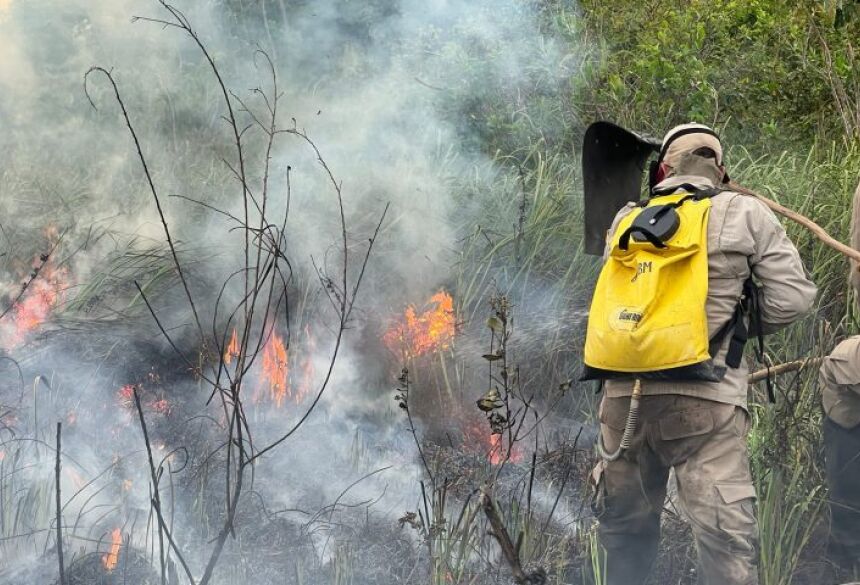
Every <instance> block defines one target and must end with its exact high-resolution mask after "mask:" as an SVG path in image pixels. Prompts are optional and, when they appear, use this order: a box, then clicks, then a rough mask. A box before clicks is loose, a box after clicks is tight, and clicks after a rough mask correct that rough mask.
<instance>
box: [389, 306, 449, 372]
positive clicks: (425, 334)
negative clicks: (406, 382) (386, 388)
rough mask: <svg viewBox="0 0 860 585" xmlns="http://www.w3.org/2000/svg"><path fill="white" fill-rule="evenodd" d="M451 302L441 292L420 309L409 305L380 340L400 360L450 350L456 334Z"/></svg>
mask: <svg viewBox="0 0 860 585" xmlns="http://www.w3.org/2000/svg"><path fill="white" fill-rule="evenodd" d="M456 325H457V321H456V317H455V315H454V299H453V298H452V297H451V295H450V294H448V293H447V292H446V291H444V290H440V291H439V292H437V293H436V294H434V295H433V296H432V297H430V299H429V300H428V301H427V302H426V303H425V304H424V306H423V307H421V310H420V312H419V309H418V308H416V307H415V305H409V306H408V307H407V308H406V312H405V313H404V314H403V316H402V317H401V318H397V319H395V320H394V322H393V323H391V325H390V326H389V328H388V330H387V331H386V332H385V334H384V335H383V337H382V340H383V342H384V343H385V346H386V347H388V349H389V350H390V351H391V352H393V353H394V354H395V355H397V356H398V357H400V358H401V360H403V361H408V360H410V359H412V358H416V357H419V356H421V355H424V354H426V353H434V352H437V351H441V350H444V349H448V348H449V347H451V344H452V343H453V341H454V335H455V333H456Z"/></svg>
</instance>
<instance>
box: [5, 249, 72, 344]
mask: <svg viewBox="0 0 860 585" xmlns="http://www.w3.org/2000/svg"><path fill="white" fill-rule="evenodd" d="M36 262H37V263H38V262H39V260H38V259H37V261H36ZM37 265H38V264H37ZM28 279H29V285H28V286H27V290H26V291H25V292H24V294H23V295H22V296H21V298H20V299H18V302H16V303H15V306H14V307H12V311H11V313H10V315H9V317H10V319H9V325H8V326H7V331H6V335H5V336H4V337H5V338H6V339H5V340H4V342H3V345H4V346H5V347H6V349H12V348H15V347H18V346H20V345H22V344H23V343H24V342H25V341H26V340H27V337H28V336H29V335H30V334H31V333H32V332H34V331H35V330H36V329H38V327H39V326H41V325H42V324H43V323H45V322H46V321H47V320H48V319H49V318H50V316H51V312H52V311H53V310H54V309H55V308H56V307H57V306H58V305H59V304H60V303H62V302H63V300H64V299H65V291H66V290H67V289H68V288H69V282H68V280H69V271H68V270H67V269H65V268H53V267H52V266H51V265H50V264H45V265H42V267H41V269H40V272H39V274H38V275H36V276H29V277H28Z"/></svg>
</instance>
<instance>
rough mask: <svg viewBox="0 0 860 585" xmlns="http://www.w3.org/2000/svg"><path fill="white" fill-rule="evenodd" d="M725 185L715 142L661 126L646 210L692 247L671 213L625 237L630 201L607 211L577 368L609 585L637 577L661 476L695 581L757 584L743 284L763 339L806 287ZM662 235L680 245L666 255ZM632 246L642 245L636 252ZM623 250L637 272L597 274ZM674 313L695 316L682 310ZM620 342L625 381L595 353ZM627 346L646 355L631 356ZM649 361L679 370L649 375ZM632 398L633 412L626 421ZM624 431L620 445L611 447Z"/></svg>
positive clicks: (772, 221)
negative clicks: (583, 377) (596, 389)
mask: <svg viewBox="0 0 860 585" xmlns="http://www.w3.org/2000/svg"><path fill="white" fill-rule="evenodd" d="M727 182H728V177H727V175H726V168H725V165H724V164H723V148H722V144H721V141H720V139H719V137H718V136H717V135H716V133H715V132H714V131H713V130H711V129H710V128H708V127H706V126H702V125H698V124H685V125H682V126H678V127H676V128H673V129H672V130H671V131H670V132H669V133H667V134H666V136H665V137H664V139H663V143H662V149H661V151H660V156H659V158H658V161H657V163H656V165H655V166H654V167H653V169H652V181H651V183H652V190H651V201H655V202H656V201H657V198H660V197H662V198H664V200H665V201H667V202H669V205H667V206H664V207H673V206H674V207H673V208H674V210H675V212H677V214H678V216H679V218H680V224H681V225H682V226H683V225H684V222H691V221H692V222H697V221H698V222H701V226H702V227H701V229H700V235H699V237H700V238H701V240H700V241H695V229H693V228H690V229H688V230H687V231H686V232H685V231H684V230H683V229H681V230H679V228H678V226H677V225H675V223H672V221H670V219H671V217H670V216H671V215H672V213H673V212H672V211H671V210H669V211H665V212H664V211H661V212H660V213H658V214H656V215H652V216H649V217H651V221H650V222H646V223H641V222H640V224H639V227H638V228H637V227H636V225H637V220H636V219H635V218H636V217H637V215H636V214H644V210H643V206H642V205H641V204H633V203H631V204H629V205H627V206H626V207H625V208H623V209H622V210H621V211H620V212H619V213H618V214H617V216H616V217H615V220H614V222H613V224H612V227H611V228H610V230H609V233H608V238H607V248H606V253H605V255H604V259H605V264H604V269H603V271H602V272H601V276H600V279H599V280H598V285H597V288H596V289H595V299H594V300H593V301H592V310H591V312H590V314H589V329H588V333H587V336H586V348H585V362H586V366H587V367H586V370H587V371H588V372H589V373H590V377H592V378H596V379H602V380H604V381H605V382H604V397H603V400H602V402H601V405H600V411H599V418H600V447H601V452H602V454H603V455H604V457H603V458H602V460H601V461H600V462H599V463H598V465H597V467H596V468H595V469H594V471H593V473H592V482H593V485H594V487H595V498H594V511H595V515H596V517H597V519H598V522H599V529H598V532H599V536H600V541H601V544H602V546H603V548H604V550H605V552H606V555H607V556H606V573H607V580H606V582H607V583H608V584H609V585H638V584H641V583H644V582H645V581H646V579H647V578H648V575H649V572H650V569H651V567H652V566H653V564H654V560H655V557H656V555H657V550H658V541H659V537H660V517H661V512H662V510H663V506H664V500H665V498H666V490H667V482H668V479H669V473H670V471H671V470H674V472H675V477H676V479H677V487H678V500H679V502H680V505H681V506H682V509H683V510H684V512H685V513H686V516H687V517H688V518H689V520H690V522H691V525H692V530H693V534H694V536H695V540H696V548H697V551H698V575H699V583H700V584H702V585H753V584H757V583H758V576H757V571H756V552H757V524H756V515H755V508H754V500H755V497H756V494H755V489H754V487H753V483H752V477H751V475H750V466H749V456H748V453H747V446H746V436H747V433H748V431H749V427H750V416H749V412H748V410H747V387H748V384H747V373H748V371H747V367H746V364H745V362H744V360H743V359H742V349H743V342H744V341H745V340H746V337H747V335H748V333H747V331H746V327H747V326H748V322H749V321H748V320H749V315H748V314H747V313H748V308H749V307H748V302H749V300H750V299H749V298H746V297H747V296H748V295H749V294H750V293H749V292H748V288H747V287H748V285H750V284H751V282H752V279H751V277H754V280H755V282H756V284H757V288H758V292H757V293H755V296H756V297H757V299H758V311H757V316H758V320H759V323H760V328H761V330H762V331H763V332H764V333H772V332H774V331H776V330H778V329H780V328H782V327H785V326H787V325H789V324H790V323H792V322H794V321H795V320H797V319H798V318H799V317H801V316H802V315H803V314H804V313H806V312H807V311H809V309H810V307H811V306H812V303H813V301H814V299H815V296H816V293H817V289H816V287H815V285H814V284H813V283H812V282H811V281H810V280H809V278H808V277H807V273H806V271H805V270H804V267H803V264H802V262H801V259H800V256H799V254H798V252H797V249H796V248H795V246H794V245H793V244H792V242H791V241H790V240H789V239H788V237H787V235H786V233H785V230H784V229H783V227H782V225H781V224H780V223H779V221H778V220H777V219H776V217H775V216H774V214H773V213H772V212H771V211H770V210H769V209H768V208H767V207H766V206H765V205H764V204H762V203H761V202H760V201H757V200H756V199H754V198H752V197H749V196H745V195H741V194H738V193H735V192H732V191H731V190H728V187H727V186H726V184H727ZM679 193H680V194H681V195H678V194H679ZM685 193H689V194H693V197H692V198H691V197H689V196H687V195H684V194H685ZM700 205H703V206H705V207H703V208H700V207H698V206H700ZM649 207H650V204H649ZM644 209H647V207H645V208H644ZM628 216H631V217H633V218H634V219H632V220H631V217H628ZM643 217H644V215H643ZM667 218H669V219H667ZM631 221H632V223H631ZM676 223H677V222H676ZM649 225H650V226H655V227H660V230H658V231H659V232H660V233H657V234H656V237H655V234H651V236H648V237H646V234H644V233H642V232H645V231H648V229H650V228H649V227H648V226H649ZM661 225H662V227H661ZM696 226H698V224H696V225H694V226H693V227H694V228H695V227H696ZM673 229H674V230H675V231H672V230H673ZM620 232H625V233H626V240H625V233H620ZM637 232H638V233H637ZM687 232H691V233H693V235H692V236H691V235H690V233H687ZM631 233H632V238H631ZM673 234H675V235H673ZM640 236H641V237H640ZM637 238H638V240H637ZM664 238H665V239H664ZM673 238H682V239H683V238H687V239H688V240H690V238H693V239H692V240H690V241H689V242H688V244H690V245H689V246H687V247H686V248H684V247H677V249H676V246H675V245H674V244H675V240H674V239H673ZM645 240H648V241H650V242H652V243H653V244H654V246H651V247H650V248H648V246H649V244H648V242H646V241H645ZM661 241H662V242H663V243H662V244H661ZM658 244H661V245H658ZM634 249H635V250H638V251H639V253H642V254H645V252H646V251H647V254H648V255H647V258H648V261H647V262H641V261H640V262H638V265H639V267H638V269H637V268H636V267H635V266H633V267H632V268H631V267H630V266H627V267H626V268H629V269H630V270H631V272H630V274H632V276H629V277H626V278H619V277H618V274H609V275H606V276H605V275H604V273H606V272H612V271H613V270H623V269H624V268H625V263H628V264H629V262H630V258H631V256H630V254H631V253H633V250H634ZM663 249H665V250H668V253H666V254H663V252H664V251H665V250H663ZM673 250H674V251H675V252H677V253H673ZM661 254H662V255H661ZM684 254H686V256H685V255H684ZM697 254H703V255H704V256H697ZM682 257H683V258H685V260H683V261H684V262H688V264H689V266H687V265H683V266H685V267H683V268H682V269H677V270H676V271H675V272H674V273H669V274H673V275H674V276H673V277H672V279H669V280H666V279H665V278H664V282H663V283H659V282H658V283H654V282H652V283H651V284H648V282H647V279H649V278H657V277H658V274H657V273H658V272H659V271H660V270H659V269H660V266H663V269H662V270H663V271H665V270H667V269H668V268H667V267H668V266H669V265H670V263H671V262H676V260H677V258H682ZM652 258H653V261H652ZM695 258H699V260H695ZM691 259H692V260H691ZM696 262H698V264H696ZM661 263H662V264H661ZM613 266H614V268H613ZM643 266H644V268H643ZM697 266H698V268H697ZM682 277H683V279H685V280H679V279H680V278H682ZM690 279H692V280H690ZM643 281H644V282H643ZM607 283H612V286H609V285H608V284H607ZM628 283H629V284H628ZM681 283H683V284H681ZM628 286H630V287H634V286H635V287H639V288H638V289H636V290H634V291H633V292H632V294H630V295H628V298H629V299H633V300H632V301H631V302H632V303H633V304H635V302H636V301H635V299H637V298H641V297H642V295H646V294H650V293H649V292H648V291H654V290H657V291H662V292H660V293H659V294H657V295H655V296H654V298H653V299H650V300H649V302H647V303H646V302H645V301H641V303H640V304H639V305H638V306H637V307H634V308H628V307H626V306H625V307H623V308H621V309H619V305H617V304H616V305H614V306H608V305H611V304H612V302H614V300H617V299H620V298H624V297H625V293H626V292H627V291H625V290H620V289H624V288H626V287H628ZM649 287H650V288H649ZM610 289H611V290H610ZM679 289H680V290H679ZM696 291H698V292H696ZM745 291H747V292H746V293H745ZM696 294H700V295H701V297H700V298H699V297H696V296H695V295H696ZM598 297H599V298H598ZM667 299H669V300H667ZM745 301H746V302H745ZM667 303H668V304H670V305H672V306H664V307H662V309H663V318H662V321H660V320H659V319H658V320H657V321H658V322H656V323H652V324H651V329H650V330H649V329H648V320H649V312H651V313H653V312H654V309H655V307H656V308H660V305H661V304H664V305H665V304H667ZM678 303H684V304H683V305H679V304H678ZM680 306H685V307H686V306H690V307H699V308H698V309H695V308H694V309H692V310H689V311H687V310H684V311H682V310H681V309H680V308H679V307H680ZM673 307H674V308H673ZM697 310H698V311H699V312H700V313H701V315H696V314H695V313H696V311H697ZM666 315H669V316H668V317H666ZM601 316H603V317H605V318H601ZM685 319H686V320H687V321H685ZM631 332H636V336H633V337H630V339H626V340H625V343H632V344H633V345H630V348H633V349H635V351H628V350H625V351H624V352H623V353H622V355H620V356H619V359H621V361H625V362H627V364H626V365H631V364H630V363H631V362H636V363H633V365H634V366H635V369H636V371H637V372H638V373H636V374H631V373H630V371H629V369H628V371H627V372H615V371H611V370H612V369H613V368H612V367H610V366H609V365H607V364H611V363H612V360H611V359H606V360H604V359H603V358H604V357H605V356H604V355H602V353H613V352H614V353H617V350H618V347H617V340H618V339H621V337H619V336H623V335H625V334H627V333H630V334H631V335H632V333H631ZM655 340H656V341H655ZM637 343H639V344H646V345H647V349H645V350H643V351H644V354H642V355H640V352H639V349H641V348H639V346H637V345H635V344H637ZM693 346H698V347H699V349H698V350H697V351H698V354H699V357H695V356H693V358H690V359H687V358H686V357H685V356H687V355H688V354H690V348H691V347H693ZM693 353H696V352H693ZM649 359H653V360H656V361H660V363H662V364H663V365H664V366H665V365H666V364H669V363H677V364H681V365H682V366H683V367H680V368H675V367H672V368H668V369H661V370H660V371H658V372H652V373H649V372H648V371H647V370H648V360H649ZM637 360H639V361H638V362H637ZM673 360H674V361H673ZM696 360H699V362H697V363H693V362H695V361H696ZM702 360H703V361H702ZM639 362H641V363H639ZM687 364H692V365H687ZM640 393H641V396H640ZM634 394H635V396H634V397H633V399H631V395H634ZM634 402H635V403H636V404H637V405H638V406H637V407H636V408H634V410H636V411H637V412H636V414H637V416H630V415H631V404H632V403H634ZM858 412H860V411H858ZM631 419H632V420H631ZM631 422H632V424H631ZM625 429H627V433H626V440H625V445H623V446H624V447H626V448H621V447H622V438H623V437H624V436H625Z"/></svg>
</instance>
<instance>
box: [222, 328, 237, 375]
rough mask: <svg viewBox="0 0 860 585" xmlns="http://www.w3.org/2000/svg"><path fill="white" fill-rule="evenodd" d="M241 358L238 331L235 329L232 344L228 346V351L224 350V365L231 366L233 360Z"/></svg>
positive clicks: (231, 339)
mask: <svg viewBox="0 0 860 585" xmlns="http://www.w3.org/2000/svg"><path fill="white" fill-rule="evenodd" d="M238 357H239V336H238V334H237V333H236V329H235V328H234V329H233V334H232V335H231V336H230V343H229V344H227V349H225V350H224V363H225V364H226V365H228V366H229V365H230V364H231V363H233V360H234V359H236V358H238Z"/></svg>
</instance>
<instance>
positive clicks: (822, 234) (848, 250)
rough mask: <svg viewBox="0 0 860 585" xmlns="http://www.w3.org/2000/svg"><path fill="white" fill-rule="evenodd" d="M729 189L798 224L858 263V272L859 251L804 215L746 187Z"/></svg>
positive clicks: (859, 263)
mask: <svg viewBox="0 0 860 585" xmlns="http://www.w3.org/2000/svg"><path fill="white" fill-rule="evenodd" d="M728 186H729V189H731V190H732V191H737V192H738V193H742V194H743V195H749V196H750V197H755V198H756V199H758V200H759V201H761V202H762V203H764V204H765V205H767V206H768V207H769V208H770V209H771V210H772V211H773V212H774V213H778V214H780V215H781V216H783V217H787V218H788V219H790V220H791V221H793V222H795V223H798V224H800V225H802V226H803V227H805V228H806V229H808V230H809V231H811V232H812V234H813V235H814V236H815V237H816V238H818V240H819V241H821V242H822V243H823V244H824V245H825V246H828V247H830V248H833V249H834V250H836V251H837V252H839V253H840V254H842V255H843V256H847V257H848V258H850V259H852V260H854V261H855V262H857V263H858V268H857V269H858V271H860V250H855V249H854V248H852V247H851V246H848V245H846V244H843V243H842V242H840V241H839V240H837V239H836V238H834V237H833V236H831V235H830V234H828V233H827V231H825V229H824V228H823V227H821V226H820V225H818V224H817V223H815V222H814V221H812V220H811V219H809V218H808V217H806V216H805V215H801V214H800V213H797V212H796V211H793V210H791V209H789V208H788V207H785V206H784V205H782V204H780V203H777V202H776V201H774V200H773V199H768V198H767V197H765V196H763V195H760V194H758V193H756V192H755V191H752V190H750V189H747V188H746V187H741V186H740V185H738V184H737V183H729V184H728Z"/></svg>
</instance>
